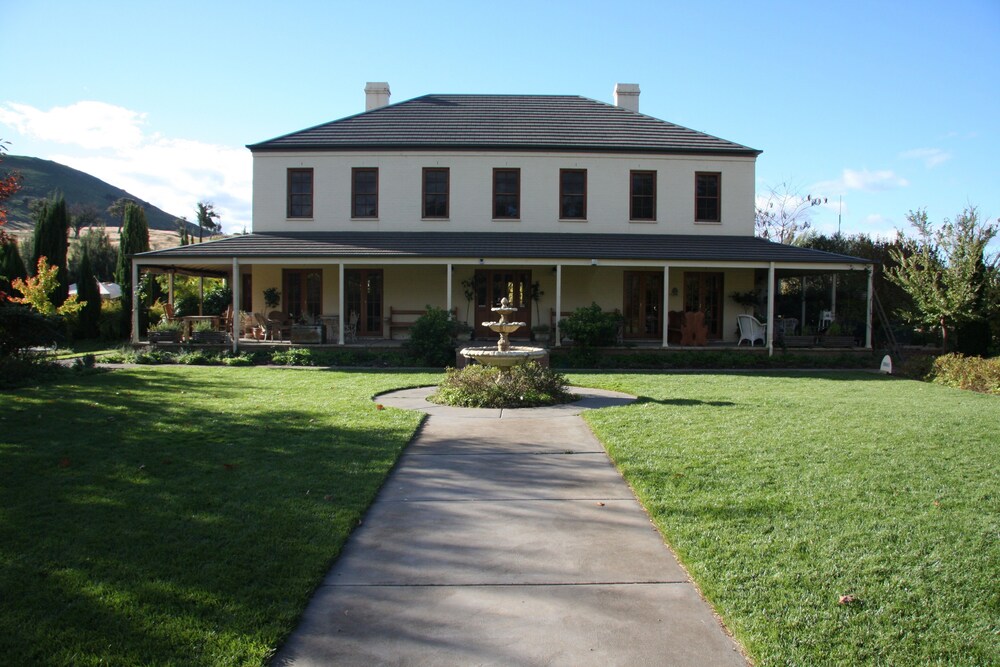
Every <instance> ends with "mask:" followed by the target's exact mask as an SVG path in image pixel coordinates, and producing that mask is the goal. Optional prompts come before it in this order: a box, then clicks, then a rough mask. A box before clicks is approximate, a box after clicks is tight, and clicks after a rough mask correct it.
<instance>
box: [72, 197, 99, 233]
mask: <svg viewBox="0 0 1000 667" xmlns="http://www.w3.org/2000/svg"><path fill="white" fill-rule="evenodd" d="M102 224H104V221H103V220H101V212H100V211H98V210H97V207H96V206H94V205H93V204H82V205H81V204H75V205H74V206H72V207H71V208H70V217H69V225H70V227H72V228H73V237H74V238H80V232H81V231H83V228H84V227H96V226H98V225H102Z"/></svg>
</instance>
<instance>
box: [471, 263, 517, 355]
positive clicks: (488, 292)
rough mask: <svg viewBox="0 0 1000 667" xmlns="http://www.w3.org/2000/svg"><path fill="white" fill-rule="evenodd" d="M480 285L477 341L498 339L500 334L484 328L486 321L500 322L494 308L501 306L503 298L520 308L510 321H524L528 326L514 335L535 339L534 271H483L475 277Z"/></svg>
mask: <svg viewBox="0 0 1000 667" xmlns="http://www.w3.org/2000/svg"><path fill="white" fill-rule="evenodd" d="M474 280H475V286H476V324H475V335H476V338H498V337H499V335H498V334H495V333H493V332H492V331H490V329H489V327H484V326H483V322H496V321H498V320H499V319H500V316H499V315H498V314H497V313H494V312H493V311H492V310H490V309H491V308H495V307H497V306H499V305H500V299H503V298H504V297H506V298H507V302H508V303H509V304H510V305H511V306H513V307H514V308H517V312H515V313H511V314H510V315H509V316H508V317H507V319H508V320H510V321H511V322H524V323H525V326H524V327H522V328H521V329H519V330H518V331H516V332H514V333H513V334H512V337H513V338H528V337H530V336H531V271H521V270H516V269H493V270H490V269H479V270H477V271H476V275H475V279H474Z"/></svg>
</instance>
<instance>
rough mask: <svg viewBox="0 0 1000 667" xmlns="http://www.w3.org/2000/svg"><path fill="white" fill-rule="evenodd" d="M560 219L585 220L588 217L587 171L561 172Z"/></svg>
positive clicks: (563, 170)
mask: <svg viewBox="0 0 1000 667" xmlns="http://www.w3.org/2000/svg"><path fill="white" fill-rule="evenodd" d="M559 217H560V218H561V219H563V220H583V219H586V217H587V170H586V169H560V170H559Z"/></svg>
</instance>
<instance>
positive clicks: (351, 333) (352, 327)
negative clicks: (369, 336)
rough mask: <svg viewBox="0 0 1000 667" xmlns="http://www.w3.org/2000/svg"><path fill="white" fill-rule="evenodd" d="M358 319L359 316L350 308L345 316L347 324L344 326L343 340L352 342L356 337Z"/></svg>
mask: <svg viewBox="0 0 1000 667" xmlns="http://www.w3.org/2000/svg"><path fill="white" fill-rule="evenodd" d="M360 321H361V316H360V315H358V314H357V313H356V312H354V311H353V310H352V311H351V314H350V316H348V318H347V324H346V326H344V342H347V343H353V342H354V341H356V340H357V339H358V322H360Z"/></svg>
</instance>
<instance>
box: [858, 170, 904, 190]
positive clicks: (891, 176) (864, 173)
mask: <svg viewBox="0 0 1000 667" xmlns="http://www.w3.org/2000/svg"><path fill="white" fill-rule="evenodd" d="M842 180H843V182H844V187H845V188H846V189H847V190H864V191H865V192H881V191H883V190H895V189H896V188H905V187H906V186H907V185H909V184H910V183H909V182H908V181H907V180H906V179H905V178H903V177H902V176H897V175H896V174H895V173H893V172H892V171H891V170H889V169H883V170H881V171H868V170H867V169H862V170H861V171H855V170H854V169H845V170H844V174H843V176H842Z"/></svg>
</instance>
